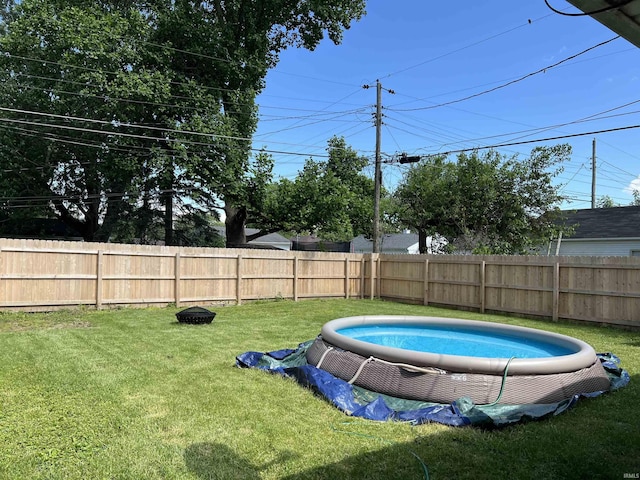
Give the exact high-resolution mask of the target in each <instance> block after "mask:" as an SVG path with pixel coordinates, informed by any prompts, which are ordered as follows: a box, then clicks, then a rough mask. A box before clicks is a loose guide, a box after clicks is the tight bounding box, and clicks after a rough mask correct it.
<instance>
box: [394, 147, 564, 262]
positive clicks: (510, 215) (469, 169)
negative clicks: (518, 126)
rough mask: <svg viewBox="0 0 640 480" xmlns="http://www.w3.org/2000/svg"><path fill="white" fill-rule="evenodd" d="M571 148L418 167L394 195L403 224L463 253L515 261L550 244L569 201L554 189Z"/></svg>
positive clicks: (467, 158) (463, 158)
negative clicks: (519, 255)
mask: <svg viewBox="0 0 640 480" xmlns="http://www.w3.org/2000/svg"><path fill="white" fill-rule="evenodd" d="M570 152H571V149H570V147H569V146H568V145H558V146H555V147H536V148H534V149H533V150H532V151H531V154H530V155H529V157H528V158H526V159H518V158H516V157H511V158H507V157H504V156H502V155H500V154H499V153H497V152H495V151H488V152H485V153H483V154H481V153H479V152H477V151H474V152H472V153H471V154H469V155H467V154H461V155H459V156H458V158H457V162H450V161H448V160H447V159H446V158H444V157H441V156H440V157H438V156H436V157H430V158H428V159H426V160H424V161H422V162H421V163H419V164H415V165H413V166H412V167H411V168H410V169H409V170H408V172H407V173H406V175H405V176H404V178H403V180H402V182H401V184H400V185H399V186H398V188H397V190H396V192H395V193H394V205H395V212H394V213H395V217H396V220H397V221H398V222H399V223H400V224H402V225H404V226H408V227H410V228H413V229H415V230H416V231H417V232H418V234H419V242H420V251H421V252H426V238H427V236H428V235H435V234H439V235H442V236H444V237H446V238H447V240H448V241H449V245H451V246H452V247H453V248H456V249H457V250H459V251H463V252H475V253H499V254H513V253H524V252H527V251H528V249H529V248H531V247H532V246H535V245H539V244H541V243H543V242H544V241H548V239H549V238H550V236H551V235H552V233H553V232H554V231H555V229H556V228H557V227H556V226H555V223H554V220H555V218H556V217H557V215H558V213H559V204H560V202H561V200H562V197H561V196H560V195H559V193H558V188H557V187H556V186H554V185H553V178H554V177H555V176H556V175H557V174H558V173H560V171H561V164H562V163H563V162H564V161H565V160H567V159H568V157H569V155H570Z"/></svg>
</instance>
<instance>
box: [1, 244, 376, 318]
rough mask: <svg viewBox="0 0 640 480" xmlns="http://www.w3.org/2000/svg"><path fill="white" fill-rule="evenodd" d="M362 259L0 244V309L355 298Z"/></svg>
mask: <svg viewBox="0 0 640 480" xmlns="http://www.w3.org/2000/svg"><path fill="white" fill-rule="evenodd" d="M363 262H364V256H362V255H356V254H330V253H322V252H283V251H272V250H252V249H224V248H220V249H217V248H179V247H154V246H139V245H118V244H91V243H82V242H52V241H37V240H36V241H33V240H31V241H26V240H8V239H0V308H3V309H21V310H47V309H52V308H56V307H58V308H59V307H64V306H70V305H93V306H95V307H96V308H102V307H106V306H119V305H129V306H130V305H167V304H171V303H175V304H176V305H178V306H180V305H191V304H203V303H208V304H213V303H237V304H240V303H242V302H243V301H245V300H258V299H274V298H288V299H293V300H298V299H302V298H310V297H313V298H320V297H341V298H349V297H351V296H359V297H361V296H362V295H363V292H364V285H363V284H364V266H363Z"/></svg>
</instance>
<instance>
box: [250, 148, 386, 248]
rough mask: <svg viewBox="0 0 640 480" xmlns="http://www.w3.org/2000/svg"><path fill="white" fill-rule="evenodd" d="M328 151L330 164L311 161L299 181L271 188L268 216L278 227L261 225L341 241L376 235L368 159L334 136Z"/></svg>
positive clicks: (268, 193)
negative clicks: (373, 223)
mask: <svg viewBox="0 0 640 480" xmlns="http://www.w3.org/2000/svg"><path fill="white" fill-rule="evenodd" d="M327 152H328V158H327V159H326V160H321V161H318V160H313V159H308V160H307V161H306V162H305V165H304V168H303V169H302V171H300V172H299V173H298V175H297V176H296V178H295V179H294V180H289V179H282V180H280V181H279V182H278V183H275V184H272V185H271V186H270V188H269V189H268V192H267V197H266V201H265V208H264V210H263V213H264V214H265V218H264V219H265V220H267V219H276V223H275V224H272V225H268V224H265V223H263V224H258V225H259V226H261V227H263V228H265V227H266V228H269V227H271V228H270V229H271V230H285V231H291V232H297V233H313V234H316V235H318V236H321V237H322V238H323V239H325V240H336V241H346V240H351V239H352V238H353V237H354V236H355V235H358V234H360V233H365V234H370V232H371V228H372V223H371V219H372V218H373V194H374V184H373V180H372V179H371V178H369V177H368V176H367V175H365V174H364V173H363V169H364V168H365V167H366V166H367V164H368V163H369V161H368V159H367V158H366V157H363V156H361V155H359V154H358V152H356V151H355V150H354V149H353V148H351V147H350V146H349V145H347V143H346V141H345V139H344V138H342V137H333V138H331V139H330V140H329V142H328V147H327Z"/></svg>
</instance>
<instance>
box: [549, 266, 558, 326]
mask: <svg viewBox="0 0 640 480" xmlns="http://www.w3.org/2000/svg"><path fill="white" fill-rule="evenodd" d="M559 310H560V262H559V261H558V260H556V261H555V262H554V263H553V312H552V314H551V319H552V320H553V321H554V322H557V321H558V316H559Z"/></svg>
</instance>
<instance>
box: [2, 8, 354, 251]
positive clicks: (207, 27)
mask: <svg viewBox="0 0 640 480" xmlns="http://www.w3.org/2000/svg"><path fill="white" fill-rule="evenodd" d="M5 5H6V8H5V9H4V10H3V14H2V17H0V50H1V52H0V53H2V55H0V76H1V77H2V78H0V104H1V105H2V107H3V110H2V111H0V117H2V122H0V137H1V138H0V140H1V142H0V145H2V147H1V148H0V164H1V166H2V171H3V172H4V173H3V177H2V178H1V179H0V185H7V186H9V185H10V186H11V189H10V190H7V192H8V194H7V196H6V197H5V199H4V200H5V201H4V203H3V205H2V206H3V207H4V208H5V213H6V214H7V215H14V214H15V211H16V210H17V209H16V208H15V207H16V206H17V205H15V202H16V201H22V202H23V203H22V204H21V205H20V206H21V207H25V206H28V207H29V208H32V207H38V208H39V209H40V213H42V211H45V212H50V213H52V214H54V215H55V216H57V217H59V218H60V219H62V220H63V221H65V222H66V223H68V224H69V225H71V226H73V227H74V228H76V230H78V231H81V232H82V235H83V237H84V238H85V239H86V240H105V239H107V238H109V237H110V235H111V234H112V232H114V231H115V230H116V229H117V228H118V224H119V223H122V222H129V223H134V224H139V225H140V229H141V230H140V232H138V233H140V234H144V231H150V230H153V228H151V227H150V225H152V224H154V222H155V220H157V218H156V217H157V215H156V213H157V212H158V211H159V210H161V205H163V204H164V212H165V216H164V224H165V230H166V232H167V233H166V235H165V238H166V239H167V240H168V241H169V242H171V241H172V235H173V225H172V223H173V213H172V212H173V205H174V202H176V203H177V204H178V205H179V204H180V202H183V206H184V205H197V206H198V207H199V208H200V210H201V213H202V214H203V215H206V214H207V213H208V212H210V211H211V209H213V208H220V207H221V205H220V204H219V203H217V202H218V201H219V200H222V201H223V202H224V206H225V210H226V213H227V222H228V226H229V222H231V224H232V227H233V228H231V229H229V228H228V229H227V231H228V232H229V231H231V232H232V234H234V235H236V238H235V239H234V240H237V239H244V222H245V221H246V218H247V209H249V208H251V207H253V206H255V204H256V201H257V200H256V198H255V194H254V191H253V190H252V189H251V188H249V187H250V185H248V182H250V181H251V179H254V176H253V174H252V173H250V169H251V165H250V152H251V136H252V134H253V132H254V130H255V127H256V122H257V115H256V105H255V97H256V95H257V94H258V93H259V92H260V90H261V89H262V88H263V87H264V79H265V75H266V73H267V71H268V69H269V68H271V67H273V66H274V65H275V64H276V63H277V61H278V56H279V54H280V53H281V52H282V51H283V50H284V49H286V48H290V47H303V48H308V49H314V48H315V47H316V46H317V45H318V44H319V42H320V41H321V40H322V39H323V37H324V36H325V35H326V36H328V37H329V38H330V39H331V40H332V41H334V42H336V43H337V42H340V40H341V39H342V33H343V31H344V30H345V29H346V28H349V26H350V24H351V22H352V21H354V20H357V19H359V18H360V17H361V16H362V15H363V14H364V0H324V1H316V0H278V1H273V0H254V1H249V0H228V1H225V0H214V1H211V2H200V1H195V2H193V1H184V0H151V1H144V2H141V1H134V0H124V1H123V0H118V1H115V0H111V1H110V0H105V1H101V2H86V1H82V0H64V1H63V0H19V1H18V0H15V1H8V2H5ZM258 163H259V162H258ZM263 174H264V172H261V173H260V174H259V177H260V175H263ZM262 180H263V179H262V177H260V178H257V180H256V181H257V182H258V183H260V182H262ZM24 199H29V202H30V203H27V202H26V200H24ZM35 199H37V201H36V200H35ZM11 201H13V202H14V203H13V204H11ZM23 211H24V210H23ZM145 222H151V223H145Z"/></svg>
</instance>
